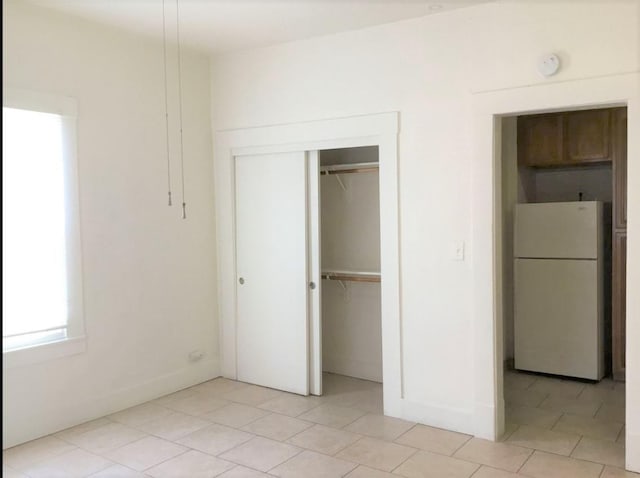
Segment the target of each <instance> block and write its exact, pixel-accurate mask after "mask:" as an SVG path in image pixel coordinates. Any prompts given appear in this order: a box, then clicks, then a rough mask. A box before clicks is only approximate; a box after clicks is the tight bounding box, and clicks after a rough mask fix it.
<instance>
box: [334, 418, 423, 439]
mask: <svg viewBox="0 0 640 478" xmlns="http://www.w3.org/2000/svg"><path fill="white" fill-rule="evenodd" d="M414 425H415V423H414V422H407V421H405V420H400V419H399V418H392V417H385V416H384V415H365V416H363V417H360V418H358V419H357V420H356V421H355V422H353V423H351V424H350V425H347V426H346V427H344V430H346V431H350V432H353V433H359V434H361V435H367V436H370V437H373V438H380V439H381V440H389V441H392V440H395V439H396V438H398V437H399V436H400V435H402V434H403V433H405V432H406V431H408V430H409V429H411V428H413V426H414Z"/></svg>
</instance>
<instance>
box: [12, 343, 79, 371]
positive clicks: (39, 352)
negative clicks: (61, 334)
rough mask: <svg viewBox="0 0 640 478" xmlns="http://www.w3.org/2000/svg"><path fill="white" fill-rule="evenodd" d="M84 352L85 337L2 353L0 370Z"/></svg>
mask: <svg viewBox="0 0 640 478" xmlns="http://www.w3.org/2000/svg"><path fill="white" fill-rule="evenodd" d="M86 350H87V338H86V337H85V336H81V337H73V338H69V339H64V340H60V341H57V342H49V343H47V344H38V345H33V346H31V347H24V348H20V349H15V350H8V351H6V352H3V353H2V368H3V369H8V368H14V367H22V366H25V365H32V364H36V363H40V362H47V361H49V360H54V359H57V358H61V357H67V356H69V355H76V354H80V353H82V352H84V351H86Z"/></svg>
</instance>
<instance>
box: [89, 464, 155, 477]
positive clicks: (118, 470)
mask: <svg viewBox="0 0 640 478" xmlns="http://www.w3.org/2000/svg"><path fill="white" fill-rule="evenodd" d="M148 476H149V475H144V474H142V473H140V472H139V471H135V470H132V469H131V468H127V467H126V466H124V465H111V466H110V467H108V468H105V469H104V470H102V471H99V472H98V473H94V474H93V475H90V477H89V478H148Z"/></svg>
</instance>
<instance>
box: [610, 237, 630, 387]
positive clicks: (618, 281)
mask: <svg viewBox="0 0 640 478" xmlns="http://www.w3.org/2000/svg"><path fill="white" fill-rule="evenodd" d="M612 275H613V278H612V286H613V296H612V317H611V326H612V334H611V335H612V342H613V343H612V344H611V345H612V355H613V357H612V367H613V378H614V379H615V380H624V379H625V339H626V300H627V233H626V232H617V233H615V234H614V236H613V271H612Z"/></svg>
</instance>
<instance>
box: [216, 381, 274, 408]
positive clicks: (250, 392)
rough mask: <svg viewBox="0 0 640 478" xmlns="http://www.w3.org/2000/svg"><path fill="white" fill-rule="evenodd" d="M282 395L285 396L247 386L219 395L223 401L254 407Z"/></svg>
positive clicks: (271, 390) (269, 390) (270, 390)
mask: <svg viewBox="0 0 640 478" xmlns="http://www.w3.org/2000/svg"><path fill="white" fill-rule="evenodd" d="M283 395H285V392H280V391H278V390H273V389H271V388H265V387H258V386H257V385H247V386H246V387H242V388H238V389H236V390H232V391H230V392H228V393H225V394H224V395H221V397H222V398H224V399H225V400H230V401H232V402H236V403H244V404H245V405H252V406H254V407H256V406H258V405H260V404H262V403H264V402H267V401H269V400H273V399H274V398H276V397H281V396H283Z"/></svg>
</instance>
